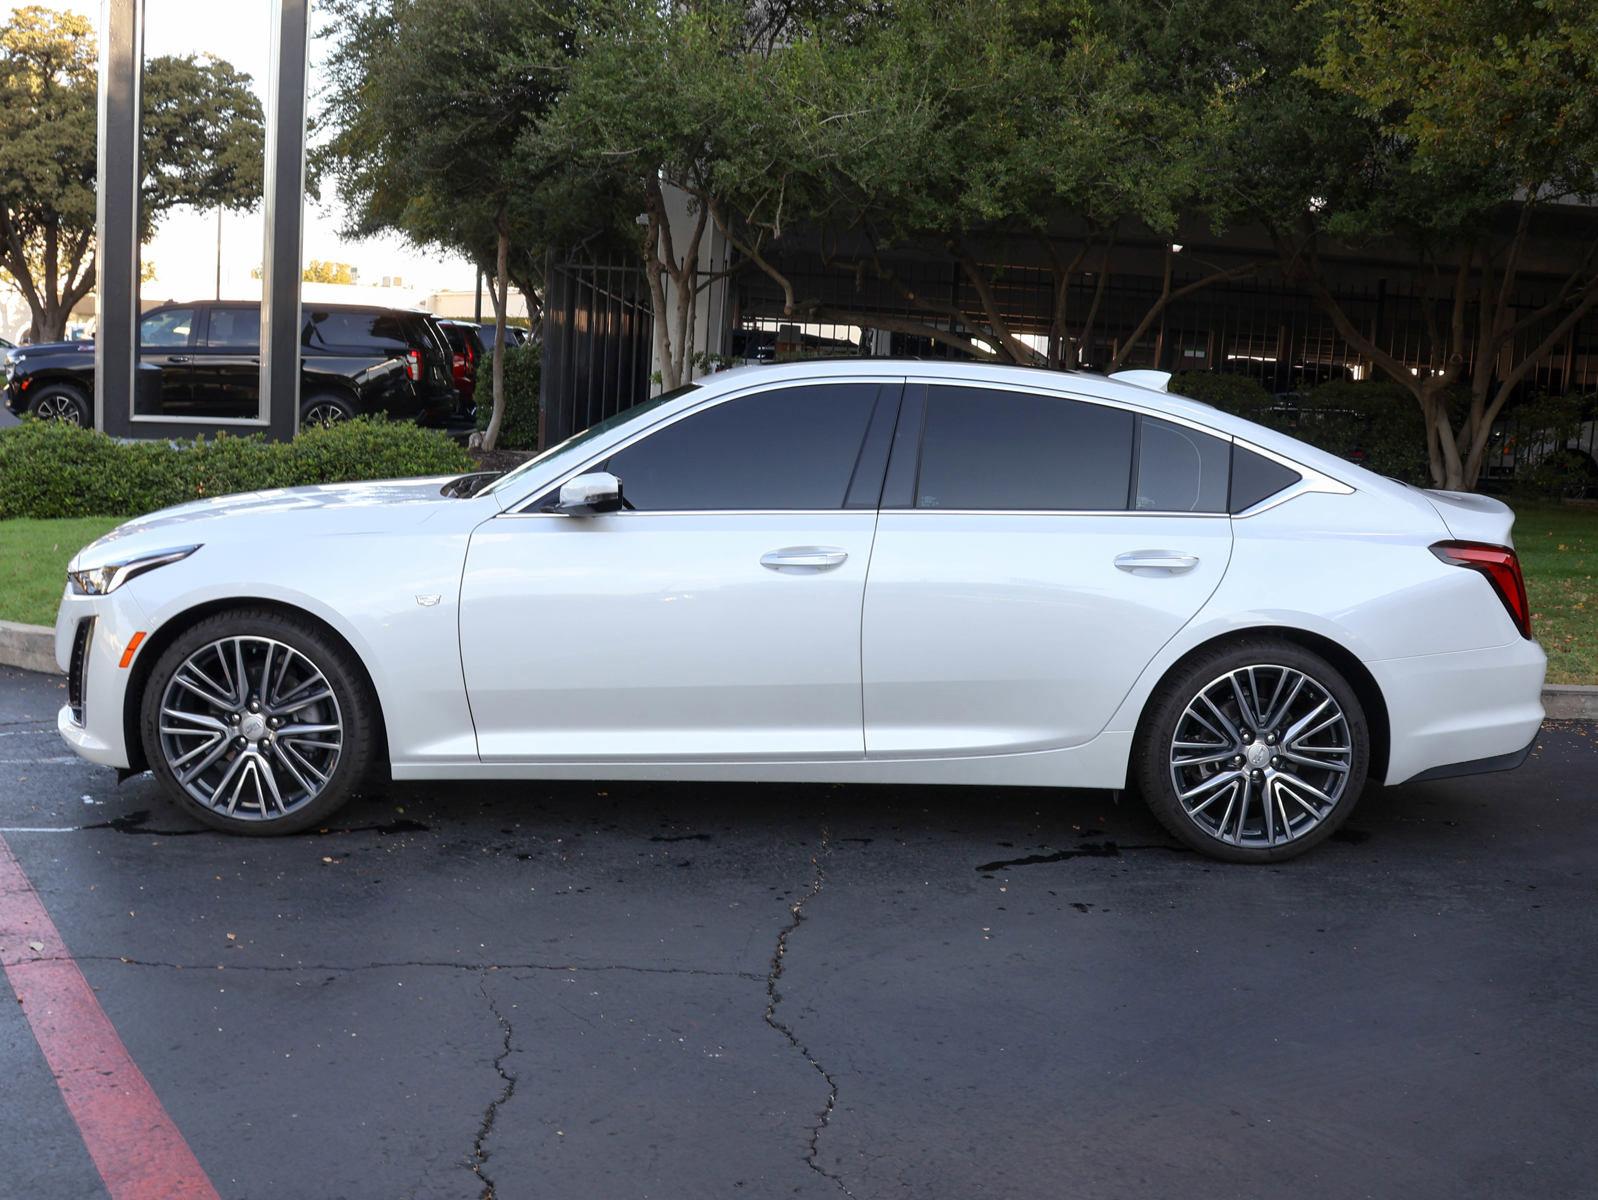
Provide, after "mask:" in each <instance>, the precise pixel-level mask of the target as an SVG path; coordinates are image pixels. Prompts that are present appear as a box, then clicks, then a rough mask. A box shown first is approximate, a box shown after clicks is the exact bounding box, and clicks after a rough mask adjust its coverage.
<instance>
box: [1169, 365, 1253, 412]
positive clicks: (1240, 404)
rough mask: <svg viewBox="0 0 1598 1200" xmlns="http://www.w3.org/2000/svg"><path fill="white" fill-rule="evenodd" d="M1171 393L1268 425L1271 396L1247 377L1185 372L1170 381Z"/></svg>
mask: <svg viewBox="0 0 1598 1200" xmlns="http://www.w3.org/2000/svg"><path fill="white" fill-rule="evenodd" d="M1170 390H1171V391H1173V392H1175V393H1177V394H1178V395H1181V396H1188V397H1191V398H1192V399H1194V400H1201V401H1203V402H1204V403H1205V404H1212V405H1214V406H1215V407H1216V408H1218V409H1220V410H1221V411H1222V412H1229V413H1232V414H1234V415H1236V416H1239V417H1247V418H1248V419H1249V420H1250V421H1259V422H1260V423H1261V424H1268V422H1267V421H1266V420H1265V416H1266V413H1267V412H1268V410H1269V409H1270V407H1271V394H1270V393H1269V392H1267V391H1266V390H1265V387H1264V385H1263V384H1261V383H1260V381H1259V380H1257V379H1250V378H1249V377H1248V376H1247V375H1222V374H1220V373H1218V372H1215V371H1183V372H1181V373H1180V374H1178V375H1177V377H1176V378H1175V379H1173V380H1171V385H1170Z"/></svg>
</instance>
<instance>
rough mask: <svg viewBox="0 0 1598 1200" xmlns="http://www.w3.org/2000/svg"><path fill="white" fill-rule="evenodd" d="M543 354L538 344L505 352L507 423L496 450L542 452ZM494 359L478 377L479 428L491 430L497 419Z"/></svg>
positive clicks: (512, 348) (510, 348) (487, 361)
mask: <svg viewBox="0 0 1598 1200" xmlns="http://www.w3.org/2000/svg"><path fill="white" fill-rule="evenodd" d="M542 361H543V360H542V352H541V348H540V346H539V344H538V343H537V342H528V343H527V344H526V345H525V346H507V347H506V348H505V420H504V421H503V422H502V423H501V424H500V427H499V441H498V442H497V443H495V446H494V449H496V450H536V449H538V381H539V373H540V365H541V363H542ZM493 365H494V364H493V359H488V360H485V361H484V363H483V365H482V367H481V368H480V369H479V371H478V374H477V392H476V395H475V397H474V398H475V400H476V401H477V428H479V429H487V428H488V421H489V418H490V417H492V416H493V415H494V379H493V375H492V374H490V372H491V371H492V369H493Z"/></svg>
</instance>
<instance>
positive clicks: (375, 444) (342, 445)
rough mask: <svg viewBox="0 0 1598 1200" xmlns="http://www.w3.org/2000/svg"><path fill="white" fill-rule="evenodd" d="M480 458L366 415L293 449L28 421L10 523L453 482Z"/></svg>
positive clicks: (9, 454)
mask: <svg viewBox="0 0 1598 1200" xmlns="http://www.w3.org/2000/svg"><path fill="white" fill-rule="evenodd" d="M471 467H472V460H471V457H470V456H469V455H468V454H467V453H466V452H465V451H464V450H462V449H461V448H460V447H459V446H457V445H456V444H455V443H454V442H452V441H450V440H449V438H447V437H446V436H444V435H443V434H442V433H439V432H437V431H435V430H430V429H423V428H421V427H419V426H417V425H413V424H410V423H407V422H390V421H385V420H382V419H380V418H365V417H363V418H361V419H359V420H355V421H347V422H341V423H339V424H337V425H330V426H326V427H318V428H315V429H307V430H306V431H305V432H303V433H301V434H300V435H299V436H298V437H297V438H295V439H294V440H293V441H292V442H288V443H273V442H267V441H266V440H264V439H263V438H262V437H261V436H259V435H251V436H249V437H232V436H230V435H228V434H225V433H224V434H218V435H217V436H216V437H215V438H212V439H210V440H207V439H204V438H196V439H195V440H194V441H192V442H177V443H173V442H131V443H122V442H117V441H115V440H113V439H112V438H109V437H107V436H106V435H105V434H103V433H97V432H96V431H94V430H92V429H79V428H77V427H75V426H70V425H65V424H61V423H58V422H50V421H36V420H33V419H31V418H30V419H26V420H24V421H23V422H22V423H21V424H20V425H18V426H15V427H14V428H11V429H5V430H0V477H3V478H4V479H5V480H6V487H5V489H4V490H3V491H0V518H8V517H40V518H45V517H87V516H119V517H130V516H137V515H139V514H141V513H146V512H153V511H155V510H156V509H160V508H166V507H169V506H170V505H174V504H182V503H184V502H186V501H189V500H199V499H205V498H207V497H212V496H224V495H229V494H232V493H235V492H247V491H258V490H261V489H264V488H273V487H297V486H301V485H305V484H316V483H338V482H347V481H354V480H363V479H399V478H406V477H409V476H416V475H451V474H459V473H462V472H465V471H468V470H470V469H471Z"/></svg>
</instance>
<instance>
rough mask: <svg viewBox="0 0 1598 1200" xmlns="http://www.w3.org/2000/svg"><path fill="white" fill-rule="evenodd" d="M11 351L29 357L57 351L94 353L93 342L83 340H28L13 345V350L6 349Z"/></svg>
mask: <svg viewBox="0 0 1598 1200" xmlns="http://www.w3.org/2000/svg"><path fill="white" fill-rule="evenodd" d="M13 352H14V353H15V354H16V355H17V356H18V357H19V358H31V357H32V356H33V355H35V354H55V353H58V352H61V353H67V354H78V353H82V354H92V353H94V343H93V342H85V341H76V342H30V343H29V344H28V345H26V346H17V347H15V350H14V351H7V353H13Z"/></svg>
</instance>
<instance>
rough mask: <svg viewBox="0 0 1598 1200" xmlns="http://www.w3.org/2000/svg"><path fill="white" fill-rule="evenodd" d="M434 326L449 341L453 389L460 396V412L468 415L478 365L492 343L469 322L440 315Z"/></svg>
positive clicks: (489, 350) (483, 331)
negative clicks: (440, 330) (442, 332)
mask: <svg viewBox="0 0 1598 1200" xmlns="http://www.w3.org/2000/svg"><path fill="white" fill-rule="evenodd" d="M438 325H439V328H440V329H442V330H443V331H444V338H445V340H446V341H448V342H449V348H450V355H451V368H452V370H453V373H454V376H455V392H456V394H457V395H458V396H459V397H460V405H459V408H460V412H461V415H463V416H469V415H470V414H471V412H472V408H473V406H474V405H475V404H476V399H475V397H476V394H477V368H478V364H480V363H483V362H486V361H487V359H488V356H489V353H490V352H491V351H492V349H493V343H492V342H491V341H490V340H489V338H485V337H484V334H485V333H487V332H488V331H487V330H486V329H484V328H483V326H481V325H478V324H475V323H473V322H471V321H452V320H449V319H447V318H441V319H440V320H439V322H438ZM490 336H492V335H490Z"/></svg>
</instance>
